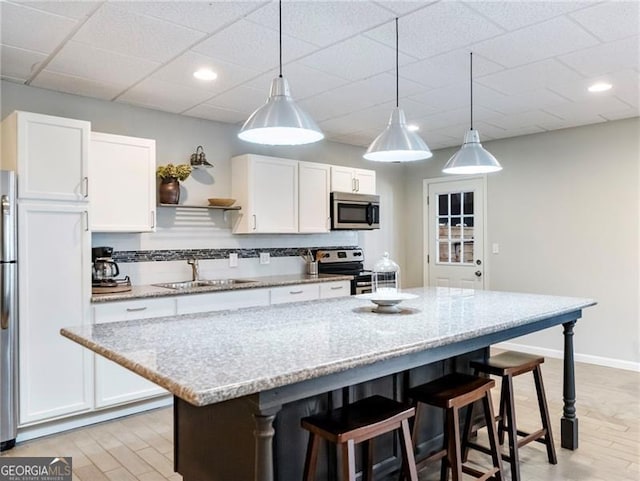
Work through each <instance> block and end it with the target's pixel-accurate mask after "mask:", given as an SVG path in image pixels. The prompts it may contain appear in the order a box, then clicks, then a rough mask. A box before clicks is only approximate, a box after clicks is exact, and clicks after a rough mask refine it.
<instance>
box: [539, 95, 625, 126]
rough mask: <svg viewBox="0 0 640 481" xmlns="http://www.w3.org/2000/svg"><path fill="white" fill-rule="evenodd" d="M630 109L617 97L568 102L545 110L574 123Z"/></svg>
mask: <svg viewBox="0 0 640 481" xmlns="http://www.w3.org/2000/svg"><path fill="white" fill-rule="evenodd" d="M628 108H629V105H627V104H625V103H624V102H622V101H621V100H618V99H617V98H615V97H596V98H593V99H591V100H590V101H588V102H566V103H564V104H559V105H554V106H551V107H546V108H545V109H544V110H545V111H546V112H549V113H550V114H553V115H556V116H558V117H560V118H561V119H564V120H567V121H569V122H574V121H579V120H581V119H582V118H589V117H595V116H597V115H604V114H607V113H610V112H619V111H621V110H626V109H628ZM541 125H542V124H541Z"/></svg>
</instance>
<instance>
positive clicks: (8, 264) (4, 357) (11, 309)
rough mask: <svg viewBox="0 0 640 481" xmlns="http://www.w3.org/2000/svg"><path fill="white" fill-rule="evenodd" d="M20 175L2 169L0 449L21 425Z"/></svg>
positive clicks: (10, 442) (8, 445)
mask: <svg viewBox="0 0 640 481" xmlns="http://www.w3.org/2000/svg"><path fill="white" fill-rule="evenodd" d="M15 192H16V178H15V174H14V173H13V172H9V171H6V170H2V171H0V209H1V210H2V212H1V215H2V222H0V451H5V450H7V449H11V448H12V447H13V446H14V445H15V443H16V431H17V428H18V316H17V306H18V303H17V288H18V285H17V281H18V277H17V276H18V260H17V259H18V257H17V242H16V241H17V235H16V195H15Z"/></svg>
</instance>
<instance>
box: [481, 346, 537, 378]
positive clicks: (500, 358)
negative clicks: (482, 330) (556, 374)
mask: <svg viewBox="0 0 640 481" xmlns="http://www.w3.org/2000/svg"><path fill="white" fill-rule="evenodd" d="M542 363H544V357H540V356H535V355H533V354H525V353H524V352H514V351H505V352H502V353H500V354H497V355H495V356H491V357H490V358H489V359H488V360H487V361H486V362H482V361H472V362H471V367H472V368H474V369H475V368H478V369H479V370H480V371H481V372H486V373H488V374H493V375H495V376H507V375H511V376H518V375H519V374H524V373H525V372H529V371H533V369H535V367H536V366H539V365H540V364H542Z"/></svg>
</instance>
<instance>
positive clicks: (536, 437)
mask: <svg viewBox="0 0 640 481" xmlns="http://www.w3.org/2000/svg"><path fill="white" fill-rule="evenodd" d="M517 432H518V435H519V436H524V438H522V439H519V440H518V448H521V447H522V446H525V445H527V444H529V443H530V442H532V441H540V442H542V443H543V444H544V440H542V439H541V438H543V437H544V436H545V435H546V434H547V430H546V429H545V428H542V429H538V430H537V431H535V432H533V433H531V434H529V433H525V432H524V431H517Z"/></svg>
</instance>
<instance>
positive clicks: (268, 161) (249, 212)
mask: <svg viewBox="0 0 640 481" xmlns="http://www.w3.org/2000/svg"><path fill="white" fill-rule="evenodd" d="M231 197H233V198H234V199H236V202H237V203H238V204H239V205H241V206H242V210H241V211H240V212H239V214H238V215H237V216H236V218H235V221H234V225H233V233H234V234H257V233H280V234H283V233H295V232H298V161H297V160H290V159H280V158H276V157H266V156H263V155H253V154H246V155H240V156H237V157H233V158H232V159H231Z"/></svg>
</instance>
